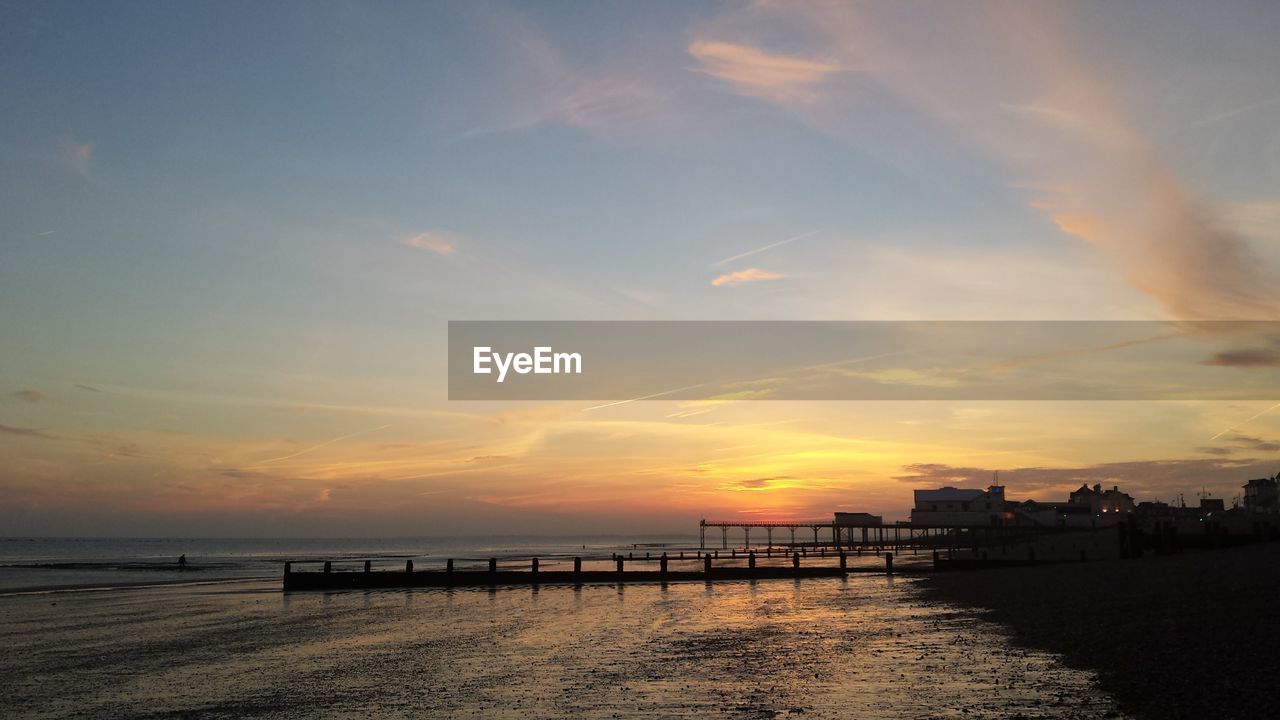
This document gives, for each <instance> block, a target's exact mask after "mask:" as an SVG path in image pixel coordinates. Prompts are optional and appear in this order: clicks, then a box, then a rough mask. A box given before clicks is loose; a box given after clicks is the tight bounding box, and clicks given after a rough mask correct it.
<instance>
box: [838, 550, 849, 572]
mask: <svg viewBox="0 0 1280 720" xmlns="http://www.w3.org/2000/svg"><path fill="white" fill-rule="evenodd" d="M848 569H849V556H848V555H845V554H844V551H843V550H842V551H840V572H844V571H845V570H848Z"/></svg>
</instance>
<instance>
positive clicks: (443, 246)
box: [400, 230, 458, 256]
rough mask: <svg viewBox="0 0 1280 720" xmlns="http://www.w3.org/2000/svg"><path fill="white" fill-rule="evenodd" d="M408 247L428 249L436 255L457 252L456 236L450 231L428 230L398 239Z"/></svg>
mask: <svg viewBox="0 0 1280 720" xmlns="http://www.w3.org/2000/svg"><path fill="white" fill-rule="evenodd" d="M400 242H401V243H402V244H404V245H408V246H409V247H413V248H418V249H420V250H428V251H430V252H433V253H435V254H437V255H445V256H447V255H453V254H454V253H456V252H458V242H457V236H456V235H454V234H453V233H450V232H444V231H439V230H429V231H427V232H421V233H418V234H417V235H410V236H409V237H406V238H404V239H402V240H401V241H400Z"/></svg>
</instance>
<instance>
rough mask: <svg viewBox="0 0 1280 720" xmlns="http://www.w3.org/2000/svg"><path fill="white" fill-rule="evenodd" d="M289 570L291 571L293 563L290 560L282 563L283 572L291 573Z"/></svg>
mask: <svg viewBox="0 0 1280 720" xmlns="http://www.w3.org/2000/svg"><path fill="white" fill-rule="evenodd" d="M291 572H293V563H291V562H286V563H285V564H284V574H285V575H288V574H289V573H291Z"/></svg>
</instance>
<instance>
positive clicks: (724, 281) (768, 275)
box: [711, 268, 784, 287]
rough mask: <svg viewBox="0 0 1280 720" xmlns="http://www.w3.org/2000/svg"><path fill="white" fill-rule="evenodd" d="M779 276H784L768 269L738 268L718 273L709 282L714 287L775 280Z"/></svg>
mask: <svg viewBox="0 0 1280 720" xmlns="http://www.w3.org/2000/svg"><path fill="white" fill-rule="evenodd" d="M781 277H784V276H783V275H780V274H778V273H776V272H771V271H769V270H761V269H760V268H747V269H746V270H738V271H736V272H731V273H725V274H724V275H720V276H719V277H716V278H715V279H713V280H712V281H711V284H712V285H715V286H716V287H720V286H721V285H741V284H742V283H750V282H760V281H761V280H777V279H778V278H781Z"/></svg>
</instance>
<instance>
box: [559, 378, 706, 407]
mask: <svg viewBox="0 0 1280 720" xmlns="http://www.w3.org/2000/svg"><path fill="white" fill-rule="evenodd" d="M704 384H705V383H698V384H697V385H689V386H687V387H682V388H676V389H675V390H666V391H663V392H660V393H654V394H652V395H645V396H643V397H638V398H631V399H630V400H618V401H616V402H611V403H605V404H603V405H595V406H593V407H589V408H583V409H582V412H588V411H590V410H599V409H601V408H607V407H613V406H614V405H626V404H627V403H633V402H637V401H639V400H652V399H653V398H656V397H662V396H663V395H670V394H672V393H678V392H680V391H682V390H692V389H694V388H700V387H702V386H703V385H704Z"/></svg>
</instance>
